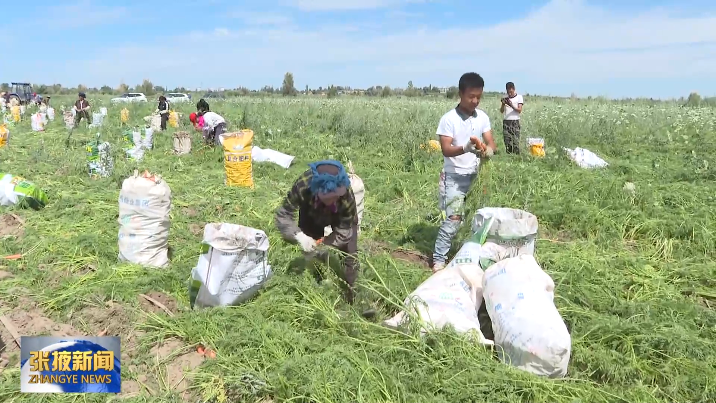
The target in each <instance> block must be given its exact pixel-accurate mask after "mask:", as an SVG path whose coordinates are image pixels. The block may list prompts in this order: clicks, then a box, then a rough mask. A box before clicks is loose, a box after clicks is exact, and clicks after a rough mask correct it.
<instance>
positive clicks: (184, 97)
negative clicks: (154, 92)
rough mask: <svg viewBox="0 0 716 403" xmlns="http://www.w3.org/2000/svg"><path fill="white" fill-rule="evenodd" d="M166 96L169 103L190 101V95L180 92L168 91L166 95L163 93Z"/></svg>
mask: <svg viewBox="0 0 716 403" xmlns="http://www.w3.org/2000/svg"><path fill="white" fill-rule="evenodd" d="M165 97H166V98H167V101H169V102H171V103H176V104H178V103H182V102H191V95H188V94H183V93H181V92H170V93H168V94H167V95H165Z"/></svg>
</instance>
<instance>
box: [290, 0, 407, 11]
mask: <svg viewBox="0 0 716 403" xmlns="http://www.w3.org/2000/svg"><path fill="white" fill-rule="evenodd" d="M401 3H407V1H404V0H289V1H288V4H290V5H292V6H294V7H296V8H298V9H299V10H303V11H337V10H372V9H376V8H387V7H392V6H396V5H399V4H401Z"/></svg>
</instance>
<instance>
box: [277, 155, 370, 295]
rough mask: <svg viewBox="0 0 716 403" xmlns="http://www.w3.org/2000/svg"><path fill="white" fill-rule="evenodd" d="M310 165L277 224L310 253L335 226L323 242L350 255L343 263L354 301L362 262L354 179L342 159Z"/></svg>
mask: <svg viewBox="0 0 716 403" xmlns="http://www.w3.org/2000/svg"><path fill="white" fill-rule="evenodd" d="M309 167H310V169H309V170H307V171H305V172H304V173H303V174H301V176H300V177H299V178H298V179H297V180H296V181H295V182H294V184H293V186H292V187H291V190H290V191H289V192H288V195H287V196H286V198H285V199H284V201H283V203H282V204H281V206H280V207H279V208H278V210H277V211H276V218H275V221H276V227H278V230H279V232H281V236H282V237H283V238H284V239H285V240H286V241H288V242H291V243H297V244H298V245H299V246H300V247H301V249H303V252H304V253H306V254H314V253H315V252H316V251H317V250H316V248H317V247H318V240H320V239H321V238H323V235H324V230H325V227H326V226H329V225H330V226H331V228H332V229H333V232H332V233H331V234H330V235H328V236H327V237H326V238H325V239H324V240H323V242H322V244H323V245H327V246H330V247H333V248H335V249H337V250H339V251H341V252H343V253H345V254H346V256H345V258H344V260H343V265H344V269H345V281H346V283H347V284H348V289H347V291H346V293H345V295H344V297H345V299H346V301H347V302H348V303H350V304H352V303H353V301H354V298H355V291H354V285H355V281H356V278H357V277H358V269H359V263H358V256H357V255H358V210H357V207H356V199H355V195H354V194H353V189H351V182H350V179H349V177H348V174H347V173H346V170H345V168H344V167H343V164H341V163H340V162H338V161H334V160H325V161H318V162H314V163H311V164H309ZM296 213H298V224H296V222H295V214H296ZM319 255H322V253H319Z"/></svg>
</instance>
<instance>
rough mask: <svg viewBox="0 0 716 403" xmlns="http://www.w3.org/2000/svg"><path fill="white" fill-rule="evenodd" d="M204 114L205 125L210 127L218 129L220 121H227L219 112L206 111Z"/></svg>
mask: <svg viewBox="0 0 716 403" xmlns="http://www.w3.org/2000/svg"><path fill="white" fill-rule="evenodd" d="M203 116H204V125H205V126H206V127H210V128H211V129H212V130H213V129H216V126H218V125H219V123H226V121H225V120H224V118H222V117H221V116H219V114H218V113H214V112H206V113H205V114H204V115H203Z"/></svg>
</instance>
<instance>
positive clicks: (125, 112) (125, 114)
mask: <svg viewBox="0 0 716 403" xmlns="http://www.w3.org/2000/svg"><path fill="white" fill-rule="evenodd" d="M119 120H120V121H121V122H122V123H127V122H129V109H127V108H124V109H122V111H121V112H120V113H119Z"/></svg>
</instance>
